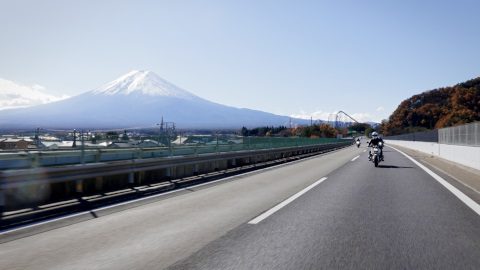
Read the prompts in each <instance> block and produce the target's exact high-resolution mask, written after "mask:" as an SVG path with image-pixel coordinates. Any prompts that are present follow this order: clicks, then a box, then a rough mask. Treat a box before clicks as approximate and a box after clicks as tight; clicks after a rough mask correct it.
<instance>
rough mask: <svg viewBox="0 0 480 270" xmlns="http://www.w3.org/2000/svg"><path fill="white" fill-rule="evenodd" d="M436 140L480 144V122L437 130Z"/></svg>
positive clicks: (447, 142)
mask: <svg viewBox="0 0 480 270" xmlns="http://www.w3.org/2000/svg"><path fill="white" fill-rule="evenodd" d="M438 142H439V143H442V144H455V145H466V146H480V122H474V123H470V124H466V125H462V126H456V127H449V128H442V129H439V130H438Z"/></svg>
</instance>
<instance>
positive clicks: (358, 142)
mask: <svg viewBox="0 0 480 270" xmlns="http://www.w3.org/2000/svg"><path fill="white" fill-rule="evenodd" d="M355 143H356V144H357V147H360V137H357V139H356V140H355Z"/></svg>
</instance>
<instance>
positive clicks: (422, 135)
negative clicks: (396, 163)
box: [385, 130, 438, 142]
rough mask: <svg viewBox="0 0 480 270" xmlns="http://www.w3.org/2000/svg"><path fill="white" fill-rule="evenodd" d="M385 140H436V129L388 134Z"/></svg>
mask: <svg viewBox="0 0 480 270" xmlns="http://www.w3.org/2000/svg"><path fill="white" fill-rule="evenodd" d="M385 139H387V140H400V141H419V142H438V130H429V131H422V132H414V133H407V134H401V135H395V136H388V137H386V138H385Z"/></svg>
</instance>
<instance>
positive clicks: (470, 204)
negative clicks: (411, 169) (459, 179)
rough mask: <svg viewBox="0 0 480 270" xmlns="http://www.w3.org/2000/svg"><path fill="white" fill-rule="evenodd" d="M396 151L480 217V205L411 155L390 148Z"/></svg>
mask: <svg viewBox="0 0 480 270" xmlns="http://www.w3.org/2000/svg"><path fill="white" fill-rule="evenodd" d="M388 147H390V148H392V149H394V150H396V151H398V152H399V153H400V154H402V155H404V156H406V157H407V158H408V159H410V160H411V161H412V162H413V163H415V164H416V165H417V166H418V167H420V168H421V169H423V170H424V171H425V172H426V173H428V174H429V175H430V176H431V177H433V178H434V179H435V180H437V182H439V183H440V184H441V185H442V186H444V187H445V188H446V189H448V190H449V191H450V192H452V193H453V195H455V196H456V197H457V198H458V199H460V200H461V201H462V202H463V203H464V204H466V205H467V206H468V207H470V209H472V210H473V211H474V212H475V213H477V215H480V205H479V204H478V203H476V202H475V201H474V200H472V199H470V197H468V196H467V195H465V194H463V192H461V191H460V190H458V189H457V188H456V187H454V186H452V185H451V184H450V183H448V182H447V181H446V180H445V179H443V178H442V177H440V176H439V175H437V174H436V173H434V172H433V171H432V170H430V169H429V168H427V167H425V166H424V165H423V164H421V163H420V162H418V161H416V160H415V159H413V158H412V157H410V156H409V155H407V154H405V153H404V152H402V151H400V150H398V149H397V148H395V147H393V146H390V145H389V146H388Z"/></svg>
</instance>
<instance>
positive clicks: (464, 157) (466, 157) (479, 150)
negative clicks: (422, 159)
mask: <svg viewBox="0 0 480 270" xmlns="http://www.w3.org/2000/svg"><path fill="white" fill-rule="evenodd" d="M385 142H386V144H387V145H388V144H391V145H393V146H395V145H398V146H402V147H406V148H409V149H413V150H417V151H420V152H423V153H426V154H430V155H432V156H437V157H441V158H443V159H446V160H449V161H453V162H456V163H459V164H461V165H464V166H467V167H471V168H474V169H477V170H480V147H475V146H463V145H451V144H440V143H432V142H418V141H399V140H386V141H385Z"/></svg>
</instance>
